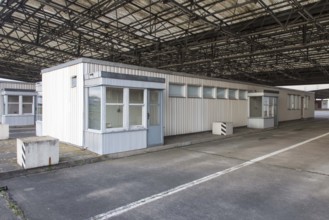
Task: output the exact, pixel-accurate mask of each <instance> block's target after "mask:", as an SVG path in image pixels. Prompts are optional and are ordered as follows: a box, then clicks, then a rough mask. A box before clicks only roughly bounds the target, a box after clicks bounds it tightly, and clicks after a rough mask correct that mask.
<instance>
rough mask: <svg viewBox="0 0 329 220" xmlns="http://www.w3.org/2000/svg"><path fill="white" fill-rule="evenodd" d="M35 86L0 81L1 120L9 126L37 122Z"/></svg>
mask: <svg viewBox="0 0 329 220" xmlns="http://www.w3.org/2000/svg"><path fill="white" fill-rule="evenodd" d="M35 95H36V92H35V84H34V83H26V82H11V81H0V120H1V123H2V124H8V125H9V126H28V125H34V122H35Z"/></svg>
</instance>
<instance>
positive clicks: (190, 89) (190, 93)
mask: <svg viewBox="0 0 329 220" xmlns="http://www.w3.org/2000/svg"><path fill="white" fill-rule="evenodd" d="M187 97H189V98H201V87H200V86H195V85H188V86H187Z"/></svg>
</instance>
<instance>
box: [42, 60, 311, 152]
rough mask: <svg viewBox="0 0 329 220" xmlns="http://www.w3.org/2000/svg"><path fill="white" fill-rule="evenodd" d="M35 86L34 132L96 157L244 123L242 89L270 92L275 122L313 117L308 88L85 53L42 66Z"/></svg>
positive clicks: (245, 110)
mask: <svg viewBox="0 0 329 220" xmlns="http://www.w3.org/2000/svg"><path fill="white" fill-rule="evenodd" d="M42 87H43V89H42V96H43V107H42V108H43V118H42V134H43V135H49V136H52V137H55V138H58V139H59V140H60V141H62V142H68V143H70V144H73V145H77V146H79V147H87V148H88V149H89V150H91V151H93V152H96V153H98V154H109V153H116V152H123V151H129V150H135V149H141V148H147V147H151V146H155V145H161V144H163V137H164V136H170V135H178V134H188V133H194V132H202V131H210V130H211V128H212V123H213V122H218V121H224V122H231V123H233V126H234V127H239V126H247V125H248V119H249V118H250V117H254V115H253V113H252V112H249V110H250V107H249V105H250V104H249V103H251V104H252V102H253V100H250V97H252V96H249V100H250V101H248V92H249V91H252V92H255V93H257V92H259V93H262V94H260V95H261V96H264V97H267V93H268V92H267V91H266V90H271V92H272V93H273V94H276V95H275V97H277V102H276V105H277V111H276V112H277V116H276V117H277V120H278V122H280V121H287V120H296V119H300V118H309V117H314V94H313V93H309V92H304V91H294V90H286V89H281V88H276V87H268V86H262V85H256V84H248V83H241V82H234V81H227V80H220V79H214V78H207V77H201V76H195V75H190V74H183V73H177V72H170V71H164V70H157V69H152V68H144V67H138V66H132V65H124V64H119V63H112V62H107V61H99V60H94V59H87V58H80V59H77V60H74V61H70V62H68V63H64V64H61V65H58V66H55V67H52V68H48V69H44V70H43V71H42ZM54 91H56V92H54ZM272 93H271V94H272ZM301 98H303V99H304V100H305V102H304V104H301V102H300V100H301ZM306 100H307V101H306ZM265 103H266V102H265V99H262V101H261V103H258V104H260V105H262V106H264V105H266V104H265ZM262 106H260V107H262ZM261 112H262V114H261V117H262V118H267V117H270V116H271V115H270V114H265V113H263V110H261ZM274 125H275V123H273V124H271V126H274Z"/></svg>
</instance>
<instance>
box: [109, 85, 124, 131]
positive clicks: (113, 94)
mask: <svg viewBox="0 0 329 220" xmlns="http://www.w3.org/2000/svg"><path fill="white" fill-rule="evenodd" d="M123 111H124V110H123V88H110V87H107V88H106V128H121V127H123V114H124V113H123Z"/></svg>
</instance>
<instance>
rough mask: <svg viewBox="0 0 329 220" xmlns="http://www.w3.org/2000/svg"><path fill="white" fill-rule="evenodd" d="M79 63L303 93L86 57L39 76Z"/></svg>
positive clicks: (58, 66) (47, 70) (42, 71)
mask: <svg viewBox="0 0 329 220" xmlns="http://www.w3.org/2000/svg"><path fill="white" fill-rule="evenodd" d="M80 63H91V64H98V65H106V66H113V67H122V68H128V69H134V70H141V71H148V72H155V73H160V74H167V75H175V76H183V77H191V78H197V79H204V80H216V81H222V82H228V83H236V84H243V85H252V86H261V87H264V88H271V89H275V90H278V91H280V90H288V91H289V90H290V91H298V92H303V91H299V90H294V89H286V88H278V87H276V86H269V85H263V84H256V83H249V82H242V81H235V80H228V79H222V78H212V77H207V76H198V75H194V74H191V73H183V72H175V71H169V70H163V69H156V68H151V67H142V66H136V65H131V64H123V63H115V62H111V61H105V60H97V59H92V58H86V57H81V58H78V59H75V60H71V61H68V62H66V63H62V64H59V65H57V66H53V67H50V68H46V69H43V70H41V74H43V73H47V72H50V71H54V70H58V69H62V68H65V67H68V66H73V65H76V64H80ZM304 92H305V91H304ZM305 93H312V92H305Z"/></svg>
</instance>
